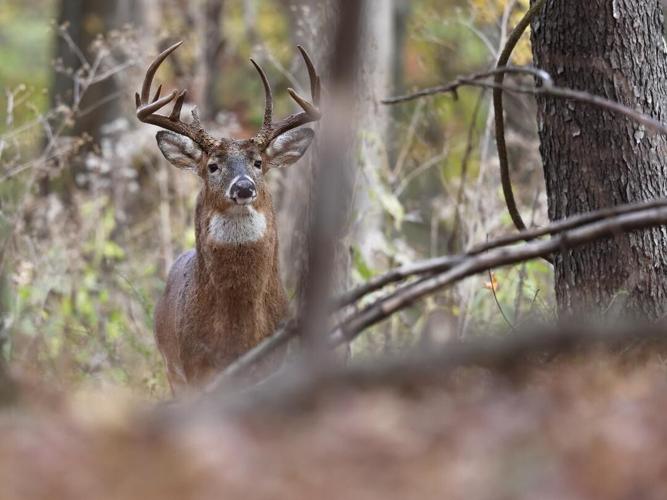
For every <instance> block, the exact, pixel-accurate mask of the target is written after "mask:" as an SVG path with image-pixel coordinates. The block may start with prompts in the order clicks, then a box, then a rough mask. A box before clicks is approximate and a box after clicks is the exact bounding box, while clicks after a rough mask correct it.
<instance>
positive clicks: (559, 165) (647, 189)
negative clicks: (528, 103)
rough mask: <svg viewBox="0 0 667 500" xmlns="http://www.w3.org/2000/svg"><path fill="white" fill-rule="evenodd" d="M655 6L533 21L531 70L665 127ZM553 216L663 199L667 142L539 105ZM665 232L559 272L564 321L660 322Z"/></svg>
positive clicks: (607, 246) (616, 120) (567, 6)
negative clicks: (614, 314)
mask: <svg viewBox="0 0 667 500" xmlns="http://www.w3.org/2000/svg"><path fill="white" fill-rule="evenodd" d="M662 33H663V14H662V10H661V8H660V3H659V1H658V0H643V1H641V2H637V1H635V0H587V1H585V2H582V1H581V0H557V1H556V0H551V1H549V2H547V4H546V5H545V7H544V9H543V10H542V12H541V13H540V15H539V16H538V17H537V18H536V19H535V20H534V22H533V34H532V42H533V55H534V58H535V64H536V65H537V66H538V67H540V68H543V69H545V70H546V71H548V72H549V73H550V74H551V75H552V76H553V78H554V81H555V83H556V85H561V86H565V87H572V88H575V89H579V90H585V91H587V92H590V93H592V94H596V95H600V96H604V97H607V98H609V99H613V100H616V101H619V102H621V103H623V104H625V105H626V106H629V107H631V108H635V109H638V110H640V111H642V112H644V113H646V114H649V115H650V116H652V117H654V118H656V119H659V120H661V121H667V87H665V81H666V79H667V60H666V48H665V43H664V41H663V37H662ZM538 125H539V131H540V140H541V153H542V158H543V162H544V174H545V179H546V187H547V195H548V199H549V217H550V219H552V220H556V219H562V218H564V217H568V216H570V215H574V214H577V213H581V212H588V211H590V210H595V209H598V208H603V207H608V206H614V205H619V204H621V203H627V202H635V201H640V200H649V199H653V198H657V197H664V196H667V172H666V170H667V154H666V153H667V138H665V137H661V136H657V135H654V134H652V133H649V132H646V131H645V130H644V128H643V127H641V126H639V125H637V124H635V123H633V122H632V121H630V120H629V119H627V118H621V117H619V116H617V115H613V114H611V113H609V112H606V111H602V110H600V109H598V108H595V107H593V106H590V105H587V104H581V103H574V102H567V101H563V100H557V99H553V98H549V97H540V98H539V99H538ZM666 250H667V232H666V231H665V229H664V228H660V229H655V230H652V231H644V232H641V233H637V234H625V235H619V236H618V237H617V238H615V239H614V240H610V241H604V242H600V243H597V244H594V245H590V246H589V247H586V248H583V249H581V250H576V251H569V252H567V253H565V254H563V256H562V257H558V258H557V260H556V263H555V272H556V295H557V298H558V305H559V309H560V313H561V314H565V315H569V314H578V313H582V312H584V311H590V310H593V311H598V312H603V311H607V310H608V309H609V308H610V307H613V308H614V309H615V310H619V309H620V310H622V311H624V312H632V313H635V314H641V315H644V316H648V317H650V318H658V317H661V316H662V315H663V314H664V312H665V309H666V307H665V306H666V304H667V251H666Z"/></svg>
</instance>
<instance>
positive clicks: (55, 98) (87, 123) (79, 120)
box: [51, 0, 140, 141]
mask: <svg viewBox="0 0 667 500" xmlns="http://www.w3.org/2000/svg"><path fill="white" fill-rule="evenodd" d="M139 13H140V9H139V2H133V1H129V0H122V1H118V2H108V1H105V0H60V3H59V7H58V21H57V22H58V26H59V29H58V30H56V33H55V36H56V37H57V39H56V44H55V49H54V52H55V54H54V59H55V61H56V65H57V68H58V71H56V72H55V74H54V77H53V84H52V87H51V104H52V106H56V105H58V104H60V103H63V104H66V105H69V104H71V103H72V102H73V100H74V99H75V98H76V92H77V91H78V89H77V83H76V76H77V74H78V72H79V71H80V70H81V69H82V67H84V66H90V65H92V64H94V62H95V57H96V54H95V46H94V42H95V41H96V39H97V38H98V37H99V36H100V35H101V34H106V33H108V32H110V31H111V30H114V29H119V28H122V27H123V26H124V25H125V24H127V23H131V22H132V23H136V22H137V16H138V15H139ZM119 97H120V88H119V86H118V84H117V83H116V82H115V80H114V79H113V78H109V79H105V80H104V81H101V82H100V83H98V84H96V85H94V86H91V87H90V88H89V89H87V91H86V94H85V95H84V96H83V98H82V100H81V103H80V106H79V107H80V109H81V110H83V112H81V113H79V114H78V115H77V116H76V119H75V121H74V126H73V130H72V132H73V133H74V134H77V135H79V134H81V133H86V134H88V135H90V136H91V137H92V138H93V140H95V141H97V140H99V139H100V137H101V135H102V127H103V126H104V124H107V123H109V122H111V121H113V120H114V119H116V118H118V117H119V116H121V114H122V109H123V108H122V107H121V106H119V104H118V100H119Z"/></svg>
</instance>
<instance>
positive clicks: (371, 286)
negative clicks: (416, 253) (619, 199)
mask: <svg viewBox="0 0 667 500" xmlns="http://www.w3.org/2000/svg"><path fill="white" fill-rule="evenodd" d="M661 207H667V199H661V200H655V201H649V202H644V203H632V204H626V205H619V206H617V207H611V208H605V209H602V210H596V211H594V212H588V213H585V214H581V215H575V216H572V217H569V218H567V219H563V220H561V221H558V222H554V223H553V224H549V225H548V226H544V227H541V228H535V229H528V230H525V231H522V232H520V233H515V234H510V235H507V236H502V237H500V238H497V239H495V240H491V241H488V242H486V243H484V244H481V245H478V246H475V247H473V248H472V249H470V250H468V252H466V253H465V254H462V255H451V256H444V257H436V258H433V259H428V260H424V261H420V262H415V263H412V264H406V265H404V266H401V267H397V268H395V269H392V270H391V271H389V272H387V273H386V274H383V275H380V276H376V277H375V278H372V279H371V280H369V281H368V282H366V283H364V284H363V285H360V286H359V287H357V288H355V289H353V290H350V291H349V292H346V293H345V294H343V295H341V296H340V297H339V298H338V299H337V300H336V301H335V307H336V308H337V309H339V308H342V307H345V306H348V305H350V304H352V303H353V302H356V301H358V300H359V299H361V298H362V297H364V296H366V295H369V294H371V293H374V292H377V291H378V290H380V289H382V288H384V287H385V286H387V285H391V284H393V283H397V282H399V281H403V280H406V279H408V278H411V277H413V276H419V275H425V274H430V273H441V272H443V271H447V270H449V269H451V268H453V267H454V266H456V265H458V264H460V263H462V262H463V261H464V260H465V259H467V258H469V257H471V256H473V255H479V254H481V253H483V252H486V251H488V250H492V249H494V248H499V247H504V246H509V245H513V244H515V243H519V242H521V241H532V240H534V239H536V238H539V237H541V236H546V235H554V234H558V233H561V232H563V231H567V230H570V229H574V228H577V227H581V226H583V225H586V224H590V223H591V222H596V221H599V220H603V219H607V218H609V217H616V216H619V215H623V214H631V213H635V212H641V211H643V210H647V209H651V208H661Z"/></svg>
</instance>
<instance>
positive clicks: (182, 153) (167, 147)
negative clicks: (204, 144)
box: [155, 130, 204, 172]
mask: <svg viewBox="0 0 667 500" xmlns="http://www.w3.org/2000/svg"><path fill="white" fill-rule="evenodd" d="M155 138H156V139H157V145H158V147H159V148H160V151H162V154H163V155H164V157H165V158H166V159H167V161H169V163H171V164H172V165H173V166H175V167H177V168H182V169H184V170H193V171H195V172H196V171H197V167H198V165H199V162H200V161H201V159H202V157H203V156H204V152H203V151H202V149H201V148H200V147H199V145H198V144H197V143H196V142H194V141H193V140H192V139H189V138H187V137H185V136H182V135H178V134H174V133H173V132H166V131H164V130H161V131H159V132H158V133H157V135H156V136H155Z"/></svg>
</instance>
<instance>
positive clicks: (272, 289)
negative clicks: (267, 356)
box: [155, 196, 287, 388]
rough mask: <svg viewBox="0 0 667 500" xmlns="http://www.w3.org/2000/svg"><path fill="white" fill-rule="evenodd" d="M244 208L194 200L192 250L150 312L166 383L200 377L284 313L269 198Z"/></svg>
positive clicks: (260, 337) (250, 343)
mask: <svg viewBox="0 0 667 500" xmlns="http://www.w3.org/2000/svg"><path fill="white" fill-rule="evenodd" d="M250 210H252V212H251V211H250ZM247 212H248V213H237V214H229V215H226V216H225V215H222V214H220V213H218V212H216V211H210V210H209V209H208V208H207V206H206V205H205V203H204V202H203V201H202V199H201V196H200V199H199V200H198V202H197V215H196V220H197V224H196V229H195V231H196V240H197V247H196V250H190V251H188V252H185V253H183V254H182V255H181V256H180V257H179V258H178V259H177V260H176V262H175V263H174V265H173V267H172V269H171V272H170V273H169V278H168V280H167V286H166V289H165V292H164V295H163V297H162V298H161V299H160V301H159V302H158V304H157V306H156V310H155V333H156V341H157V344H158V348H159V349H160V351H161V352H162V354H163V357H164V359H165V361H166V364H167V371H168V376H169V381H170V383H171V385H172V387H173V388H177V387H182V386H186V385H193V384H194V385H201V384H203V383H205V382H206V381H207V380H208V379H209V378H210V377H211V376H212V375H214V374H215V373H216V372H217V371H219V370H220V368H221V367H224V366H227V365H228V364H230V363H231V362H232V361H234V360H235V359H236V358H238V357H239V356H241V355H242V354H243V353H245V352H246V351H248V350H250V349H251V348H253V347H254V346H255V345H257V344H258V343H259V342H261V341H262V340H263V339H264V338H266V337H268V336H270V335H271V334H272V333H273V332H274V331H275V329H276V327H277V326H278V323H279V322H280V321H281V320H282V319H283V318H284V316H285V314H286V312H287V299H286V296H285V292H284V289H283V286H282V283H281V282H280V278H279V274H278V240H277V236H276V228H275V222H274V214H273V209H272V207H271V202H270V197H269V199H268V203H267V204H266V206H265V207H256V208H250V209H249V210H248V211H247ZM273 361H274V363H273V364H275V363H276V362H278V361H279V358H274V360H273ZM273 367H274V366H270V367H269V369H271V368H273Z"/></svg>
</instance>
